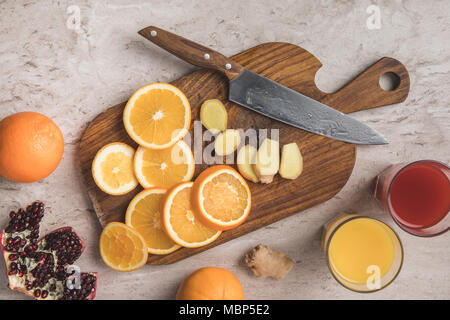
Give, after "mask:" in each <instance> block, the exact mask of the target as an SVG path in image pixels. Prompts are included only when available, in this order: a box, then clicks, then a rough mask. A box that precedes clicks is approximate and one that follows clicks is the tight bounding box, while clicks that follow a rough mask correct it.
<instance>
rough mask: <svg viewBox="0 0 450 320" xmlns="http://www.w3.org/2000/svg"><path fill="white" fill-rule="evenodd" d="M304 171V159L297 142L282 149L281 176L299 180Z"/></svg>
mask: <svg viewBox="0 0 450 320" xmlns="http://www.w3.org/2000/svg"><path fill="white" fill-rule="evenodd" d="M302 171H303V157H302V154H301V153H300V149H299V148H298V145H297V144H296V143H295V142H292V143H289V144H285V145H284V146H283V148H282V149H281V164H280V176H281V177H283V178H285V179H297V178H298V177H299V176H300V174H301V173H302Z"/></svg>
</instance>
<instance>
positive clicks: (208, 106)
mask: <svg viewBox="0 0 450 320" xmlns="http://www.w3.org/2000/svg"><path fill="white" fill-rule="evenodd" d="M200 121H201V122H202V124H203V125H204V126H205V128H206V129H208V130H210V131H211V132H212V133H218V132H221V131H225V130H226V128H227V122H228V114H227V110H226V109H225V106H224V105H223V103H222V102H221V101H220V100H218V99H210V100H206V101H205V102H203V104H202V106H201V108H200Z"/></svg>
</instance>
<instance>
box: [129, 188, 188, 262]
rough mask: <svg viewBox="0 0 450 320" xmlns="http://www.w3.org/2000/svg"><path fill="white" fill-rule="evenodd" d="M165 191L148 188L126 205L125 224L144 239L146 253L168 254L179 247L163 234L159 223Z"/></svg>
mask: <svg viewBox="0 0 450 320" xmlns="http://www.w3.org/2000/svg"><path fill="white" fill-rule="evenodd" d="M166 191H167V189H164V188H150V189H146V190H144V191H141V192H140V193H138V194H137V195H136V196H135V197H134V198H133V200H131V202H130V204H129V205H128V209H127V213H126V215H125V223H126V224H127V225H128V226H130V227H132V228H133V229H134V230H136V231H138V232H139V233H140V234H141V235H142V237H143V238H144V240H145V242H146V244H147V249H148V253H152V254H168V253H171V252H173V251H175V250H177V249H178V248H180V246H179V245H178V244H176V243H175V242H173V241H172V239H170V238H169V237H168V236H167V234H166V233H165V232H164V230H163V227H162V223H161V207H162V200H163V198H164V195H165V193H166Z"/></svg>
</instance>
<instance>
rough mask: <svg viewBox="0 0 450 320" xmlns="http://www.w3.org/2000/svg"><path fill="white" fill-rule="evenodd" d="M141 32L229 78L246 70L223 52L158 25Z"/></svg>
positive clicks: (176, 52) (181, 57)
mask: <svg viewBox="0 0 450 320" xmlns="http://www.w3.org/2000/svg"><path fill="white" fill-rule="evenodd" d="M139 34H140V35H141V36H143V37H144V38H146V39H148V40H150V41H151V42H153V43H154V44H156V45H157V46H159V47H161V48H163V49H164V50H166V51H169V52H170V53H172V54H173V55H175V56H177V57H178V58H180V59H183V60H185V61H187V62H189V63H191V64H193V65H196V66H198V67H203V68H208V69H214V70H217V71H220V72H223V73H224V74H225V75H226V76H227V77H228V79H229V80H233V79H234V78H236V77H237V76H239V74H241V72H242V71H243V70H244V68H243V67H242V66H241V65H240V64H238V63H236V62H233V61H232V60H231V59H228V58H227V57H225V56H224V55H222V54H221V53H219V52H217V51H214V50H211V49H209V48H207V47H204V46H202V45H201V44H198V43H195V42H193V41H191V40H188V39H186V38H183V37H180V36H178V35H176V34H174V33H171V32H168V31H166V30H163V29H160V28H158V27H154V26H150V27H147V28H144V29H142V30H141V31H139Z"/></svg>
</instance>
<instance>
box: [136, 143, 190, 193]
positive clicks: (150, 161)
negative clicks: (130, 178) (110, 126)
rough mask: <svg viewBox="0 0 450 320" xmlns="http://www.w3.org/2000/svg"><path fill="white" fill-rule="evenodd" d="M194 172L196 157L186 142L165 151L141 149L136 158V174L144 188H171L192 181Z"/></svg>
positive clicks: (138, 150)
mask: <svg viewBox="0 0 450 320" xmlns="http://www.w3.org/2000/svg"><path fill="white" fill-rule="evenodd" d="M194 170H195V164H194V156H193V155H192V151H191V148H189V146H188V145H187V144H186V143H185V142H184V141H178V142H177V143H176V144H175V145H174V146H173V147H171V148H167V149H163V150H155V149H147V148H143V147H139V148H138V149H137V151H136V155H135V157H134V172H135V174H136V177H137V179H138V180H139V183H140V184H141V185H142V186H143V187H144V188H151V187H162V188H170V187H172V186H174V185H175V184H177V183H179V182H182V181H189V180H191V179H192V176H193V175H194Z"/></svg>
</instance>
